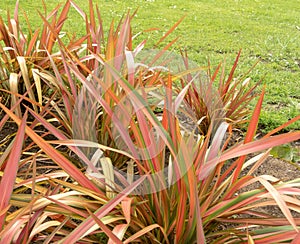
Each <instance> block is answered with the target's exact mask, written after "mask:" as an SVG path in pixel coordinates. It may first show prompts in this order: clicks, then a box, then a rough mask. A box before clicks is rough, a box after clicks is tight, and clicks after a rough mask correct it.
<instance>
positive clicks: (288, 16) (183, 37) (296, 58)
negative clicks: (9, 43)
mask: <svg viewBox="0 0 300 244" xmlns="http://www.w3.org/2000/svg"><path fill="white" fill-rule="evenodd" d="M58 2H60V3H62V4H63V3H64V2H65V1H54V0H47V1H46V4H47V6H48V9H52V8H53V7H54V6H56V5H57V3H58ZM75 2H76V3H78V5H80V7H81V8H83V9H84V10H85V11H88V1H83V0H81V1H80V0H77V1H75ZM41 3H42V1H39V0H37V1H32V0H29V1H25V0H21V1H20V10H21V11H24V12H25V13H26V14H27V15H28V17H29V19H30V23H33V22H34V21H32V20H36V22H35V25H36V26H34V27H36V28H37V27H38V26H39V25H40V24H41V20H40V18H39V16H38V15H37V14H36V10H39V11H43V9H42V8H41V6H42V4H41ZM94 3H95V4H98V6H99V8H100V11H101V14H102V18H103V21H104V26H105V28H107V29H108V28H109V23H110V21H111V19H112V18H114V19H116V21H118V20H119V18H120V17H121V16H122V14H124V13H126V11H127V10H131V11H134V10H135V9H137V8H139V10H138V12H137V16H136V18H134V19H133V23H132V26H133V31H134V33H138V32H140V31H142V30H146V29H148V28H152V27H154V28H158V30H155V31H151V32H143V33H141V34H140V35H139V36H138V37H137V40H142V39H147V40H148V43H149V47H151V44H153V43H152V42H151V40H158V38H159V37H160V36H162V35H163V32H164V31H166V30H168V29H169V28H170V27H171V26H172V25H173V24H174V23H175V22H176V21H177V20H179V19H180V18H181V17H182V16H184V15H185V16H186V17H185V19H184V21H183V22H182V23H181V24H180V25H179V27H178V28H177V30H176V31H175V32H174V34H172V35H171V37H170V38H172V37H174V38H175V37H176V36H179V37H180V39H179V41H178V43H177V48H178V49H179V48H185V49H187V50H188V52H189V57H190V59H192V60H194V61H196V62H197V63H198V64H199V65H206V64H207V60H208V58H209V59H210V61H211V63H212V65H217V64H218V63H219V62H220V61H222V60H223V59H224V58H226V60H227V62H228V63H230V64H232V63H233V61H234V57H235V56H236V54H237V52H238V51H239V49H242V50H243V52H242V58H241V64H240V65H239V67H238V68H239V69H240V72H241V73H242V72H243V71H246V70H248V69H249V68H250V67H251V66H252V65H253V64H254V63H255V62H256V61H257V60H258V59H261V62H260V63H259V65H258V66H257V67H256V68H255V69H254V71H253V72H252V73H251V74H250V76H251V78H252V80H253V82H256V81H258V80H259V79H263V81H264V83H265V84H266V89H267V94H266V98H265V101H264V106H263V111H262V115H261V121H260V125H261V129H262V130H266V131H267V130H270V129H271V128H274V127H275V126H278V125H280V124H282V123H283V122H285V121H286V120H288V119H290V118H292V117H295V116H296V115H298V114H299V111H300V95H299V94H300V79H299V77H300V49H299V44H300V29H297V27H298V26H300V4H299V1H298V0H289V1H282V0H262V1H252V0H229V1H223V0H210V1H200V0H189V1H183V0H174V1H155V0H134V1H128V0H126V1H123V0H122V1H121V0H112V1H94ZM14 7H15V1H10V0H2V1H1V2H0V14H1V16H2V17H3V18H5V17H6V10H7V9H9V10H10V11H11V14H13V9H14ZM79 19H80V16H79V15H78V13H76V12H75V10H72V13H71V14H70V15H69V20H68V21H67V24H66V28H65V30H66V31H67V32H70V33H72V32H76V33H77V34H78V35H80V34H82V33H84V31H83V28H84V25H85V23H84V22H83V21H79ZM23 20H24V19H23ZM25 25H26V23H25V21H24V26H25ZM297 127H298V128H299V127H300V124H299V122H298V123H295V124H294V125H293V127H290V128H292V129H294V128H297Z"/></svg>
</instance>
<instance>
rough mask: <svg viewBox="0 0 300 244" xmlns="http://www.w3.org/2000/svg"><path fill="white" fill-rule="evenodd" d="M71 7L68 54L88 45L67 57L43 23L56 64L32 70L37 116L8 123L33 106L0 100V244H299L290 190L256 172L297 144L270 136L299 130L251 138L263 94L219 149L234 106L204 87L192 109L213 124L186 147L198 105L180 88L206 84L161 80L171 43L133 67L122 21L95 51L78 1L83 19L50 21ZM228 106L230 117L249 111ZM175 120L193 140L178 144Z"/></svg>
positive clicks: (175, 75)
mask: <svg viewBox="0 0 300 244" xmlns="http://www.w3.org/2000/svg"><path fill="white" fill-rule="evenodd" d="M71 6H72V7H74V8H75V9H76V10H77V12H78V13H79V14H80V16H82V18H83V20H82V21H84V23H86V31H87V33H86V35H85V36H83V37H82V38H81V39H80V40H85V41H86V43H84V42H82V43H78V46H81V44H87V45H83V46H82V48H85V49H84V50H86V52H85V53H82V49H81V48H78V49H77V48H75V49H70V48H69V47H68V45H66V44H65V43H64V42H63V41H62V40H61V39H60V37H59V32H58V30H57V29H55V28H53V26H52V25H51V23H52V22H53V20H51V19H47V18H45V17H43V16H41V18H42V20H43V24H44V28H47V29H48V30H49V33H50V34H51V35H53V36H55V37H56V40H57V45H58V50H59V51H58V52H59V55H58V57H59V63H57V62H56V61H55V57H53V56H52V55H51V53H50V52H48V53H47V55H45V57H44V59H45V62H46V61H47V62H49V69H48V71H49V72H47V74H48V76H46V77H43V80H44V82H45V84H48V83H49V84H53V87H56V88H55V91H54V94H55V95H53V93H44V94H43V99H44V100H43V102H42V103H36V105H37V107H38V108H39V109H36V110H35V109H34V108H30V107H28V106H27V107H25V110H26V111H25V112H24V113H22V114H18V113H17V110H18V107H19V105H20V103H22V102H23V100H24V99H25V100H29V101H30V99H31V98H30V97H28V96H27V95H24V94H20V93H18V92H17V91H16V90H14V91H13V92H12V91H10V90H8V89H7V88H5V87H3V89H2V90H3V91H4V93H5V94H7V96H15V98H16V99H15V101H14V102H13V103H11V104H7V103H4V102H3V100H2V101H1V103H0V107H1V109H2V110H3V114H4V116H3V117H2V118H1V120H0V128H1V132H4V130H3V128H7V126H8V125H9V124H12V123H14V124H16V125H17V129H16V130H15V131H13V133H11V136H10V137H4V138H1V146H3V147H1V148H2V149H3V150H2V152H1V157H0V177H1V178H0V192H1V193H2V197H1V198H0V226H1V230H0V241H1V243H21V242H26V243H30V242H43V243H53V242H58V243H99V242H100V243H137V242H144V243H206V242H207V243H280V242H291V241H294V243H297V240H299V239H300V234H299V225H300V219H299V218H297V217H294V215H293V214H292V213H293V212H298V213H299V211H300V201H299V194H300V189H299V187H300V179H294V180H291V181H288V182H283V181H282V180H281V179H277V178H275V177H273V176H271V175H256V174H255V170H256V169H257V168H258V167H259V166H260V165H261V164H263V162H264V161H265V159H266V158H267V157H268V156H269V152H270V148H272V147H274V146H277V145H281V144H284V143H288V142H291V141H295V140H299V139H300V132H299V131H291V132H289V133H285V134H280V133H278V132H279V131H280V130H281V129H284V128H285V127H287V126H288V125H289V124H291V123H293V122H295V121H298V120H299V119H300V116H298V117H296V118H294V119H292V120H290V121H288V122H287V123H285V124H284V125H282V126H281V127H279V128H278V129H276V130H273V131H271V132H270V133H268V134H267V135H265V136H264V137H262V138H259V139H257V138H255V135H256V129H257V126H258V118H259V113H260V111H261V106H262V101H263V97H264V93H265V92H264V91H263V92H262V93H261V94H260V96H259V99H258V101H257V105H256V106H255V109H254V111H253V112H252V116H251V120H250V122H249V125H248V129H247V132H246V136H245V138H244V140H243V141H242V142H241V143H239V144H235V145H231V144H230V143H229V140H230V134H231V133H232V130H231V128H232V127H233V126H234V124H232V123H231V122H232V121H238V120H239V116H238V115H236V117H234V118H235V119H233V117H231V118H230V117H229V116H228V117H227V115H228V110H227V108H228V107H229V108H230V107H234V106H233V105H232V106H231V104H230V101H233V103H235V102H234V99H226V98H225V97H226V94H225V95H224V94H223V93H222V92H219V91H220V90H221V91H224V89H223V88H222V89H220V88H218V86H217V88H216V89H214V88H213V87H211V89H208V90H207V91H208V92H206V94H205V95H206V97H205V99H203V101H205V103H206V106H208V105H209V106H208V108H218V109H222V108H223V109H224V111H223V112H222V113H216V114H218V116H210V117H209V120H206V126H207V127H206V129H205V130H202V133H201V134H196V133H198V132H199V128H198V126H199V125H201V126H202V124H201V122H202V121H204V119H202V120H201V118H200V119H199V114H197V112H196V111H195V110H194V109H190V108H191V107H188V106H187V102H188V101H191V100H189V99H190V98H193V99H194V98H196V97H199V98H201V96H202V93H199V92H198V91H197V89H192V88H193V87H194V85H195V84H197V85H199V84H200V86H201V85H202V84H204V85H205V84H207V83H205V82H203V80H201V79H203V72H204V73H205V75H207V72H208V70H207V69H205V68H202V67H200V68H199V67H196V68H193V69H191V68H190V67H189V66H185V65H184V66H181V67H182V68H181V70H180V71H179V70H178V72H174V70H173V71H172V70H171V68H170V67H171V64H174V63H172V62H173V61H172V62H171V59H172V57H170V56H168V55H166V54H168V53H166V50H168V48H170V47H171V45H172V44H173V43H174V41H171V42H170V43H169V44H165V45H164V48H162V49H163V50H161V51H159V50H156V51H155V55H153V56H151V58H150V59H144V58H139V54H140V55H141V54H142V52H143V51H145V47H146V45H145V42H142V43H140V44H138V45H136V46H134V44H133V42H132V37H133V36H134V35H133V34H132V29H131V24H130V23H131V21H132V17H133V16H132V15H129V14H128V15H125V16H124V17H123V18H122V19H121V20H120V22H119V24H118V25H117V26H116V27H115V26H114V24H113V23H112V24H111V27H110V29H109V34H108V37H107V39H104V36H105V35H104V33H103V27H102V21H101V17H100V11H99V9H98V8H97V7H96V8H94V6H93V4H92V2H91V1H90V8H89V14H85V13H84V12H83V11H82V10H81V9H80V8H79V7H78V6H77V5H76V4H75V3H74V2H73V1H67V3H66V5H65V6H64V7H63V9H62V13H64V12H68V11H67V10H68V9H69V7H71ZM180 21H181V20H180ZM180 21H178V23H176V24H175V25H174V26H173V27H172V28H171V29H170V31H168V32H166V35H164V36H163V38H161V40H160V41H161V42H164V41H166V38H167V37H168V35H169V34H170V33H171V32H172V31H173V30H174V29H175V28H176V26H177V25H178V24H179V23H180ZM79 50H80V51H79ZM146 53H147V51H146ZM142 56H143V55H142ZM175 56H176V55H175ZM143 57H144V56H143ZM173 57H174V56H173ZM176 57H178V55H177V56H176ZM169 58H171V59H169ZM145 60H146V61H145ZM161 60H163V61H161ZM183 60H184V62H186V56H184V57H183ZM184 67H185V69H184ZM46 70H47V69H46ZM231 73H232V72H230V74H231ZM208 74H209V73H208ZM20 76H24V73H20ZM207 77H208V80H209V79H211V80H214V79H212V77H214V76H207ZM233 78H234V77H232V79H230V80H231V81H228V83H225V84H228V90H230V87H235V84H236V83H235V81H234V79H233ZM231 82H233V83H231ZM179 85H181V86H182V87H181V89H179ZM222 86H224V83H222ZM225 86H227V85H225ZM6 89H7V90H6ZM203 89H207V87H206V88H203ZM240 89H244V87H243V86H241V88H240ZM250 89H251V88H250ZM242 92H245V94H247V92H248V90H246V91H242ZM215 97H217V99H214V98H215ZM236 97H238V98H239V99H238V100H237V101H238V102H237V103H238V104H244V103H243V102H245V103H247V102H248V100H249V97H248V96H244V97H243V96H239V95H238V96H236ZM209 98H211V100H210V99H209ZM243 98H245V101H243ZM209 101H213V102H216V104H209V103H208V102H209ZM211 103H212V102H211ZM192 104H196V102H193V103H192ZM210 105H211V106H210ZM185 109H190V110H189V111H191V114H190V117H191V118H192V121H195V123H194V124H193V125H195V126H194V127H193V128H194V130H193V129H191V130H189V131H186V132H183V129H182V128H184V127H186V124H185V122H183V121H182V118H183V117H182V113H183V112H184V111H185ZM86 111H88V113H87V112H86ZM157 111H161V113H159V114H158V113H157ZM234 111H235V110H232V111H231V113H234ZM213 112H214V111H213V110H211V111H210V112H209V113H207V112H206V114H204V117H205V116H206V115H207V114H208V115H212V114H215V113H213ZM243 116H244V113H242V114H241V119H243ZM28 117H30V120H29V119H28ZM205 118H207V117H205ZM83 120H84V121H83ZM78 122H85V123H78ZM202 128H203V127H202ZM197 131H198V132H197ZM90 132H92V133H90ZM187 132H188V133H187ZM275 134H276V135H275ZM229 145H230V146H229ZM258 152H259V154H257V153H258ZM253 153H256V155H255V156H253ZM250 185H252V188H250V187H249V186H250ZM249 189H251V190H249ZM265 206H275V207H277V208H278V209H279V210H280V211H281V212H282V217H281V216H278V217H274V216H271V215H270V214H268V213H265V212H264V211H263V210H262V209H263V207H265Z"/></svg>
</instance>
